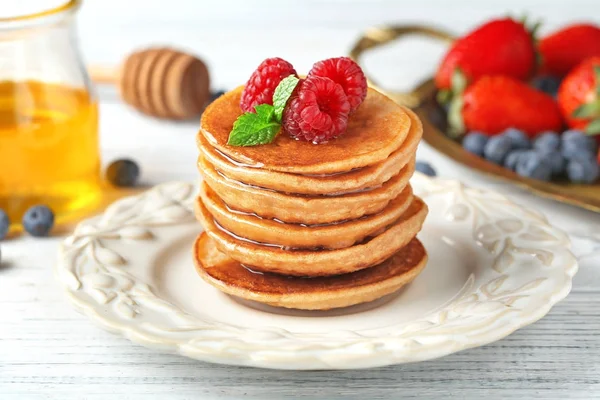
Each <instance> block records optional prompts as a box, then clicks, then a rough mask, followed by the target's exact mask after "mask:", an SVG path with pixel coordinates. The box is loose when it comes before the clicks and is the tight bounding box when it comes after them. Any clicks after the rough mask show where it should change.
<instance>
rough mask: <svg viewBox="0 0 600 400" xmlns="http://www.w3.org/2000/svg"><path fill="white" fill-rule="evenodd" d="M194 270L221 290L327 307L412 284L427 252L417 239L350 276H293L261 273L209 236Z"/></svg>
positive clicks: (202, 240)
mask: <svg viewBox="0 0 600 400" xmlns="http://www.w3.org/2000/svg"><path fill="white" fill-rule="evenodd" d="M194 259H195V262H196V270H197V271H198V273H199V274H200V276H201V277H202V278H203V279H204V280H205V281H206V282H208V283H209V284H211V285H212V286H214V287H216V288H217V289H219V290H221V291H223V292H225V293H228V294H230V295H233V296H237V297H240V298H243V299H247V300H253V301H257V302H261V303H265V304H269V305H272V306H277V307H286V308H297V309H304V310H328V309H331V308H338V307H347V306H351V305H354V304H359V303H365V302H368V301H373V300H375V299H378V298H380V297H383V296H385V295H387V294H390V293H393V292H395V291H397V290H398V289H400V288H401V287H402V286H404V285H406V284H407V283H409V282H411V281H412V280H413V279H414V278H415V277H416V276H417V275H418V274H419V273H420V272H421V271H422V270H423V268H424V267H425V264H426V261H427V253H426V251H425V249H424V248H423V245H422V244H421V242H420V241H419V240H418V239H413V240H411V241H410V242H409V243H408V244H407V245H406V246H405V247H403V248H402V249H400V250H399V251H398V252H396V253H395V254H393V255H392V256H391V257H390V258H388V259H387V260H385V261H384V262H382V263H381V264H379V265H377V266H374V267H372V268H368V269H364V270H362V271H358V272H353V273H350V274H344V275H336V276H330V277H320V278H295V277H286V276H282V275H277V274H270V273H264V274H262V273H257V272H252V271H250V270H248V269H246V268H244V267H243V266H242V265H241V264H240V263H239V262H237V261H235V260H233V259H232V258H230V257H228V256H227V255H226V254H224V253H221V252H220V251H219V250H218V249H217V246H216V243H215V242H214V241H213V240H212V239H211V238H210V237H209V236H208V235H207V234H206V233H202V234H201V235H200V236H198V239H197V240H196V243H195V245H194Z"/></svg>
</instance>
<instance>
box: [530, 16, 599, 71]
mask: <svg viewBox="0 0 600 400" xmlns="http://www.w3.org/2000/svg"><path fill="white" fill-rule="evenodd" d="M538 48H539V52H540V54H541V56H542V71H541V72H542V73H544V74H548V75H555V76H558V77H563V76H565V75H566V74H567V73H568V72H569V71H570V70H571V69H573V68H574V67H575V66H576V65H577V64H579V63H580V62H582V61H583V60H585V59H586V58H589V57H593V56H600V27H598V26H596V25H592V24H575V25H570V26H567V27H566V28H563V29H561V30H559V31H557V32H554V33H553V34H551V35H548V36H546V37H545V38H543V39H542V40H540V42H539V46H538Z"/></svg>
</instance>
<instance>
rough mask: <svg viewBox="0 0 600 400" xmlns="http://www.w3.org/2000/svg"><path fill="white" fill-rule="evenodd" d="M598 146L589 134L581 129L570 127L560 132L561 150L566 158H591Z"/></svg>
mask: <svg viewBox="0 0 600 400" xmlns="http://www.w3.org/2000/svg"><path fill="white" fill-rule="evenodd" d="M597 148H598V146H597V144H596V141H595V140H594V138H592V137H591V136H587V135H586V134H585V133H583V132H582V131H579V130H576V129H571V130H568V131H566V132H564V133H563V134H562V137H561V152H562V155H563V156H564V157H565V158H566V159H571V158H574V157H578V156H583V157H587V158H591V159H593V158H594V157H595V154H596V150H597Z"/></svg>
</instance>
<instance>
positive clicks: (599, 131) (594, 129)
mask: <svg viewBox="0 0 600 400" xmlns="http://www.w3.org/2000/svg"><path fill="white" fill-rule="evenodd" d="M585 133H587V134H588V135H590V136H594V135H600V118H599V119H596V120H593V121H591V122H590V123H589V124H588V125H587V126H586V128H585Z"/></svg>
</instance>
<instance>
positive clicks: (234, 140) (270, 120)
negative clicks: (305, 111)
mask: <svg viewBox="0 0 600 400" xmlns="http://www.w3.org/2000/svg"><path fill="white" fill-rule="evenodd" d="M254 109H255V110H256V113H250V112H247V113H245V114H243V115H241V116H240V117H239V118H238V119H237V120H236V121H235V122H234V124H233V130H232V131H231V133H230V134H229V140H228V141H227V144H228V145H231V146H256V145H259V144H266V143H271V142H272V141H273V139H275V136H276V135H277V133H278V132H279V130H280V129H281V125H280V124H279V123H278V122H277V121H275V120H274V111H275V110H274V107H273V106H272V105H269V104H259V105H257V106H256V107H254Z"/></svg>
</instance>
